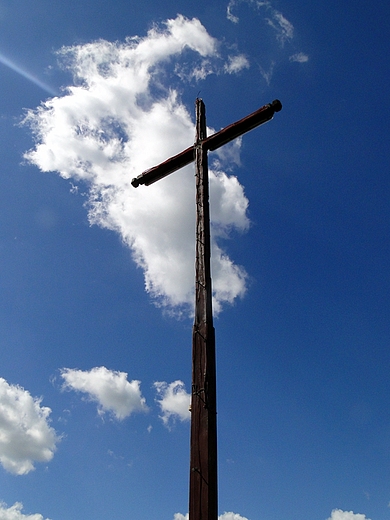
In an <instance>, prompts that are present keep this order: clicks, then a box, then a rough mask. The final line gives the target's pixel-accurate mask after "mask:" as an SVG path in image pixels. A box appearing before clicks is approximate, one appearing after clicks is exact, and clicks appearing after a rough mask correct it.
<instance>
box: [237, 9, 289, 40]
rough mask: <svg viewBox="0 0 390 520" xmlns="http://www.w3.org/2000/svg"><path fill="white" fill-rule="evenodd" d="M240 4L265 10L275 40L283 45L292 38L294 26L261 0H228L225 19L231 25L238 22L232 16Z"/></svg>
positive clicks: (266, 19)
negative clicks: (273, 31) (274, 34)
mask: <svg viewBox="0 0 390 520" xmlns="http://www.w3.org/2000/svg"><path fill="white" fill-rule="evenodd" d="M241 3H246V4H248V5H249V6H251V7H252V8H254V9H256V10H260V9H263V8H264V9H265V10H266V12H267V13H269V16H267V17H265V21H266V23H267V24H268V25H269V26H270V27H272V28H273V29H274V30H275V33H276V38H277V40H279V41H280V42H281V44H282V45H283V44H284V43H285V42H286V41H287V40H291V39H292V38H293V37H294V26H293V24H292V23H291V22H289V21H288V20H287V18H286V17H285V16H283V14H282V13H281V12H280V11H278V10H277V9H275V8H274V7H273V6H272V4H271V2H268V1H265V2H264V1H262V0H230V2H229V4H228V7H227V18H228V20H230V21H231V22H233V23H238V22H239V17H238V16H237V15H235V14H233V9H234V8H236V6H238V5H239V4H241Z"/></svg>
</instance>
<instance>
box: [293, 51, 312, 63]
mask: <svg viewBox="0 0 390 520" xmlns="http://www.w3.org/2000/svg"><path fill="white" fill-rule="evenodd" d="M289 60H290V61H296V62H297V63H306V62H307V61H309V56H308V55H307V54H304V53H303V52H297V53H296V54H293V55H292V56H290V57H289Z"/></svg>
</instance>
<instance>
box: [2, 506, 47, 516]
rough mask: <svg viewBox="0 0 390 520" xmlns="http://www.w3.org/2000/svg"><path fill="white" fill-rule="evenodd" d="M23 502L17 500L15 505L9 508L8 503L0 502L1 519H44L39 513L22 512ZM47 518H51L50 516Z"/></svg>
mask: <svg viewBox="0 0 390 520" xmlns="http://www.w3.org/2000/svg"><path fill="white" fill-rule="evenodd" d="M22 509H23V504H21V503H20V502H15V504H14V505H13V506H11V507H10V508H7V505H6V504H4V503H3V502H0V519H1V520H44V518H43V516H42V515H40V514H39V513H36V514H34V515H25V514H24V513H22ZM46 520H49V519H48V518H47V519H46Z"/></svg>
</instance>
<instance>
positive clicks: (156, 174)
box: [131, 99, 282, 188]
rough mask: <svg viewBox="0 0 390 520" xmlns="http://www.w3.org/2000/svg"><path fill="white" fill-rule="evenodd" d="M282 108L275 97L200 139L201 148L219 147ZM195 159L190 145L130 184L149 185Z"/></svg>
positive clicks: (214, 148) (268, 118)
mask: <svg viewBox="0 0 390 520" xmlns="http://www.w3.org/2000/svg"><path fill="white" fill-rule="evenodd" d="M281 109H282V104H281V102H280V101H279V100H278V99H275V101H273V102H272V103H269V104H268V105H264V106H263V107H261V108H259V109H258V110H256V111H255V112H252V114H249V116H246V117H244V118H242V119H240V120H239V121H236V122H235V123H232V124H231V125H229V126H227V127H225V128H223V129H222V130H220V131H219V132H216V133H215V134H213V135H211V136H210V137H206V138H205V139H204V140H203V141H202V143H201V144H202V148H203V150H205V151H208V150H210V151H213V150H216V149H217V148H220V147H221V146H223V145H224V144H226V143H229V142H230V141H233V139H236V138H237V137H239V136H240V135H242V134H245V133H246V132H249V131H250V130H253V129H254V128H256V127H257V126H260V125H261V124H263V123H266V122H267V121H270V120H271V119H272V118H273V116H274V113H275V112H279V111H280V110H281ZM194 159H195V147H194V145H193V146H190V147H189V148H186V149H185V150H184V151H183V152H180V153H178V154H177V155H174V156H173V157H170V158H169V159H167V160H166V161H164V162H162V163H160V164H158V165H157V166H153V168H149V169H148V170H145V171H144V172H142V173H141V175H138V177H135V178H134V179H133V180H132V181H131V184H132V186H134V188H137V187H138V186H139V185H140V184H145V186H149V185H150V184H153V183H154V182H156V181H158V180H160V179H163V178H164V177H166V176H167V175H169V174H171V173H173V172H175V171H177V170H180V168H183V167H184V166H187V164H190V163H191V162H193V161H194Z"/></svg>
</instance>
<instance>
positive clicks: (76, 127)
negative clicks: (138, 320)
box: [25, 16, 249, 312]
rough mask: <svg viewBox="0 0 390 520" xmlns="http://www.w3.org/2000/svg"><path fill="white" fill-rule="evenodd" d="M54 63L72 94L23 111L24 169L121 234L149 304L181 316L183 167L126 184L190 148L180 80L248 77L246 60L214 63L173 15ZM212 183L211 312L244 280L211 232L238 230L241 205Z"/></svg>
mask: <svg viewBox="0 0 390 520" xmlns="http://www.w3.org/2000/svg"><path fill="white" fill-rule="evenodd" d="M60 57H61V59H62V61H63V63H64V66H66V67H67V68H68V69H69V71H70V72H71V73H72V75H73V76H74V77H75V78H76V81H75V83H76V84H75V85H73V86H70V87H69V88H68V89H67V91H66V92H65V94H64V95H63V96H62V97H58V98H54V99H51V100H48V101H46V102H45V103H43V104H42V106H40V107H39V108H37V109H36V110H34V111H29V112H28V114H27V117H26V119H25V123H26V124H29V125H30V127H31V128H32V131H33V133H34V136H35V139H36V146H35V147H34V149H32V150H30V151H29V152H28V153H26V155H25V157H26V159H27V160H28V161H29V162H30V163H32V164H35V165H37V166H38V167H39V168H40V169H41V170H42V171H45V172H47V171H55V172H58V173H59V174H60V175H61V176H62V177H63V178H66V179H72V182H73V184H74V183H75V182H77V181H78V182H81V184H82V186H83V187H84V186H87V189H88V192H89V200H88V209H89V220H90V222H91V223H92V224H97V225H99V226H102V227H105V228H109V229H111V230H115V231H117V232H118V233H119V234H120V236H121V237H122V239H123V241H124V243H125V244H127V245H128V246H129V247H130V248H131V250H132V255H133V259H134V260H135V262H136V263H137V265H138V266H140V267H141V268H142V269H143V271H144V277H145V287H146V290H147V291H148V292H149V293H150V294H151V295H152V296H153V298H154V299H155V301H156V302H157V303H158V304H159V305H162V306H164V307H165V308H169V309H175V312H179V311H180V309H181V310H182V307H184V308H185V309H186V312H189V309H192V306H193V286H194V280H193V278H194V274H193V273H194V267H193V265H194V236H193V235H194V229H195V221H194V219H195V216H194V215H195V206H194V201H195V195H194V180H193V165H191V166H189V167H187V168H185V169H183V171H181V172H178V173H176V174H174V175H172V176H170V177H168V178H166V179H164V180H162V181H159V182H158V183H156V184H154V185H153V186H150V187H147V188H146V187H140V188H138V189H137V190H135V189H134V188H133V187H132V186H131V185H130V181H131V179H132V178H133V177H136V176H137V175H139V174H140V173H141V172H142V171H143V170H145V169H147V168H150V167H151V166H154V165H155V164H158V163H159V162H160V161H163V160H165V159H167V158H168V157H169V156H171V155H173V154H176V153H178V152H180V151H181V150H183V149H185V148H187V147H188V146H189V145H191V143H193V141H194V121H193V117H192V114H190V113H189V112H188V110H187V108H186V107H185V106H184V105H183V103H182V102H181V100H180V96H179V93H178V92H179V90H178V89H179V88H182V81H184V80H186V81H187V80H188V81H194V78H197V77H203V75H204V74H206V69H205V67H206V63H207V71H214V72H216V73H224V72H225V73H226V72H228V73H232V72H236V71H239V70H240V69H242V67H245V66H246V62H245V60H244V58H243V57H236V58H233V57H230V58H226V60H223V59H222V58H221V53H220V52H219V42H218V41H217V40H216V39H215V38H213V37H212V36H210V35H209V34H208V33H207V31H206V30H205V28H204V27H203V26H202V24H201V23H200V22H199V21H198V20H196V19H192V20H189V19H186V18H184V17H183V16H178V17H177V18H176V19H173V20H168V21H167V22H166V23H165V24H163V25H162V26H161V27H154V28H153V29H152V30H151V31H149V32H148V34H147V36H145V37H144V38H138V37H136V38H129V39H127V40H126V41H125V42H123V43H110V42H107V41H97V42H93V43H89V44H86V45H80V46H74V47H67V48H64V49H62V50H61V52H60ZM202 71H203V72H202ZM207 73H208V72H207ZM178 77H180V81H179V80H178ZM175 78H176V79H175ZM175 81H176V83H177V88H174V85H175ZM165 84H167V85H169V86H167V87H165V86H164V85H165ZM210 177H211V199H212V208H213V210H212V211H213V218H214V219H216V220H217V221H218V223H219V224H218V226H217V228H216V230H215V231H214V233H213V240H214V242H213V246H212V254H213V259H212V263H213V283H214V301H215V307H214V309H215V312H218V311H219V310H220V309H221V306H222V305H223V303H225V302H233V301H234V299H235V298H236V297H237V296H242V295H243V294H244V293H245V290H246V274H245V271H244V270H243V269H242V268H241V267H238V266H237V265H235V264H234V263H233V261H232V260H231V259H230V258H229V257H228V255H227V254H226V253H225V252H224V251H223V250H222V249H221V247H220V245H217V242H216V240H217V239H218V233H219V232H223V235H224V237H226V236H228V234H229V230H231V229H234V228H235V229H238V230H240V231H244V230H245V229H247V228H248V226H249V221H248V218H247V216H246V208H247V204H248V201H247V199H246V197H245V195H244V191H243V189H242V187H241V186H240V185H239V183H238V182H237V179H236V178H235V177H233V176H229V175H227V174H226V173H225V172H224V171H221V170H219V171H218V172H213V171H211V172H210ZM84 189H85V188H84ZM222 227H223V228H224V229H223V230H222Z"/></svg>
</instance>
